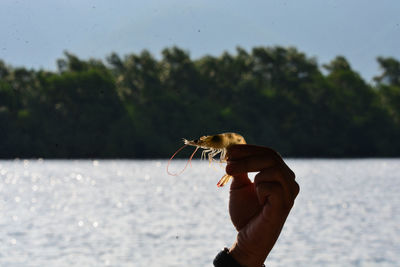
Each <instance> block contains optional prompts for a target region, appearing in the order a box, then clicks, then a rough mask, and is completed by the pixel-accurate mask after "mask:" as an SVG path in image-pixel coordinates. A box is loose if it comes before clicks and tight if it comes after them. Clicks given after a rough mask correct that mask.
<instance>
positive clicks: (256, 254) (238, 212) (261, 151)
mask: <svg viewBox="0 0 400 267" xmlns="http://www.w3.org/2000/svg"><path fill="white" fill-rule="evenodd" d="M227 162H228V164H227V166H226V172H227V173H228V174H229V175H232V176H233V181H232V184H231V190H230V199H229V213H230V216H231V220H232V223H233V225H234V226H235V228H236V229H237V231H238V234H237V239H236V242H235V243H234V244H233V246H232V247H231V249H230V252H229V254H231V255H232V257H233V258H234V259H235V260H236V261H237V262H239V263H240V264H241V265H243V266H261V265H262V263H263V262H264V261H265V258H266V257H267V256H268V254H269V252H270V251H271V249H272V247H273V246H274V244H275V242H276V240H277V239H278V237H279V234H280V231H281V229H282V227H283V225H284V223H285V221H286V218H287V216H288V214H289V212H290V210H291V208H292V206H293V204H294V200H295V198H296V196H297V194H298V193H299V185H298V184H297V183H296V181H295V175H294V173H293V171H292V170H290V169H289V167H288V166H287V165H286V164H285V162H284V161H283V159H282V158H281V157H280V155H279V154H278V153H277V152H275V151H274V150H272V149H270V148H266V147H260V146H252V145H243V146H235V145H233V146H231V147H229V148H228V150H227ZM248 172H258V173H257V175H256V176H255V178H254V182H252V181H251V180H250V179H249V178H248V176H247V173H248Z"/></svg>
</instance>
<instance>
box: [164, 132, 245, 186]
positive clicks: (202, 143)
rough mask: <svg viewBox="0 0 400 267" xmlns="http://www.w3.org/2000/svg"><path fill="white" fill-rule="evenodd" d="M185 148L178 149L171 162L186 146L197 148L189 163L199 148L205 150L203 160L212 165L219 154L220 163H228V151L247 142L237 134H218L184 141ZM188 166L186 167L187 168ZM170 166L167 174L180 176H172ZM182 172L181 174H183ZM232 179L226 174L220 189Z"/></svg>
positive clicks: (219, 184)
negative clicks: (206, 159) (231, 147)
mask: <svg viewBox="0 0 400 267" xmlns="http://www.w3.org/2000/svg"><path fill="white" fill-rule="evenodd" d="M183 142H184V144H185V145H184V146H182V147H181V148H180V149H178V150H177V151H176V152H175V153H174V155H172V157H171V158H170V161H171V160H172V159H173V158H174V157H175V155H176V154H177V153H178V152H179V151H181V150H182V149H183V148H184V147H186V146H188V145H189V146H194V147H196V150H195V151H194V152H193V153H192V155H191V156H190V158H189V160H188V163H187V164H189V163H190V161H191V160H192V158H193V156H194V154H195V153H196V152H197V150H198V149H199V148H202V149H204V150H203V152H202V153H201V159H205V158H206V157H208V160H209V162H210V163H211V162H212V161H213V159H214V157H215V156H216V155H218V154H220V162H226V151H227V149H228V148H229V147H230V146H231V145H234V144H246V141H245V140H244V138H243V136H241V135H240V134H237V133H222V134H216V135H206V136H202V137H200V138H199V139H196V140H187V139H183ZM187 164H186V166H187ZM168 166H169V163H168V165H167V172H168V173H169V174H170V175H178V174H171V173H170V172H169V171H168ZM186 166H185V168H184V169H183V170H182V172H183V171H184V170H185V169H186ZM182 172H181V173H182ZM231 178H232V176H230V175H228V174H225V175H224V176H223V177H222V178H221V180H219V182H218V183H217V186H218V187H221V186H224V185H225V184H226V183H228V181H229V180H230V179H231Z"/></svg>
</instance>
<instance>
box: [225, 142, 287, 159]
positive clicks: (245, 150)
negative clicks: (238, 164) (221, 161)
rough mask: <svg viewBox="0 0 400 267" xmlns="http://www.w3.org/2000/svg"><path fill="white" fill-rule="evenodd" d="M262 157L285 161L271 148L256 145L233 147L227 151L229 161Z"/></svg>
mask: <svg viewBox="0 0 400 267" xmlns="http://www.w3.org/2000/svg"><path fill="white" fill-rule="evenodd" d="M262 155H264V156H270V157H274V158H276V159H277V160H280V161H283V160H282V157H281V155H279V153H278V152H276V151H275V150H273V149H271V148H269V147H264V146H256V145H232V146H230V147H228V149H227V156H228V161H234V160H239V159H242V158H247V157H250V156H262Z"/></svg>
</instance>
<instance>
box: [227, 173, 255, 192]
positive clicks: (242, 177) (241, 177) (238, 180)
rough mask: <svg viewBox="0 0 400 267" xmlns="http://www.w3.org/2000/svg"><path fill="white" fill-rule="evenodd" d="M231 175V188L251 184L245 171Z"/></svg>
mask: <svg viewBox="0 0 400 267" xmlns="http://www.w3.org/2000/svg"><path fill="white" fill-rule="evenodd" d="M232 177H233V178H232V183H231V190H233V189H239V188H242V187H245V186H248V185H249V184H252V182H251V181H250V179H249V176H247V173H239V174H235V175H233V176H232Z"/></svg>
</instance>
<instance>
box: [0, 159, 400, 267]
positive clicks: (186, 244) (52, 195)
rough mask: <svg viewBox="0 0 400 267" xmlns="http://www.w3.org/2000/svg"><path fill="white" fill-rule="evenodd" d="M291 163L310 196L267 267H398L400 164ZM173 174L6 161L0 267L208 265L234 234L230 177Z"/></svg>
mask: <svg viewBox="0 0 400 267" xmlns="http://www.w3.org/2000/svg"><path fill="white" fill-rule="evenodd" d="M183 165H184V162H182V161H179V160H177V161H174V162H173V165H172V166H171V168H172V169H179V168H180V167H182V166H183ZM288 165H289V166H290V167H291V168H292V169H293V170H294V171H295V172H296V174H297V177H298V178H297V179H298V182H299V184H300V186H301V192H300V195H299V196H298V198H297V200H296V204H295V206H294V208H293V210H292V212H291V214H290V216H289V218H288V220H287V223H286V225H285V228H284V229H283V232H282V234H281V237H280V239H279V240H278V242H277V244H276V246H275V248H274V249H273V251H272V252H271V254H270V257H269V259H268V260H267V263H268V265H269V266H399V263H400V242H399V240H400V208H399V207H400V201H399V196H398V195H399V192H400V182H399V173H400V160H398V159H390V160H389V159H369V160H288ZM165 166H166V161H165V160H152V161H135V160H108V161H103V160H99V161H97V160H96V161H92V160H71V161H54V160H17V161H0V211H1V214H2V216H1V217H0V229H1V231H0V266H211V262H212V260H213V258H214V256H215V255H216V254H217V253H218V251H219V249H220V248H222V247H224V246H229V245H230V244H231V243H232V242H233V241H234V239H235V235H236V233H235V230H234V228H233V227H232V225H231V223H230V220H229V215H228V213H227V203H228V192H229V191H228V188H222V189H220V188H217V187H216V183H217V181H218V180H219V178H220V177H221V175H222V173H223V169H219V167H218V166H217V165H216V166H214V167H215V168H213V167H211V168H210V167H209V166H208V164H207V163H206V162H199V161H195V162H193V166H192V167H191V168H189V169H188V170H187V171H186V172H185V173H184V174H182V175H181V176H179V177H174V176H169V175H167V174H166V171H165Z"/></svg>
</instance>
